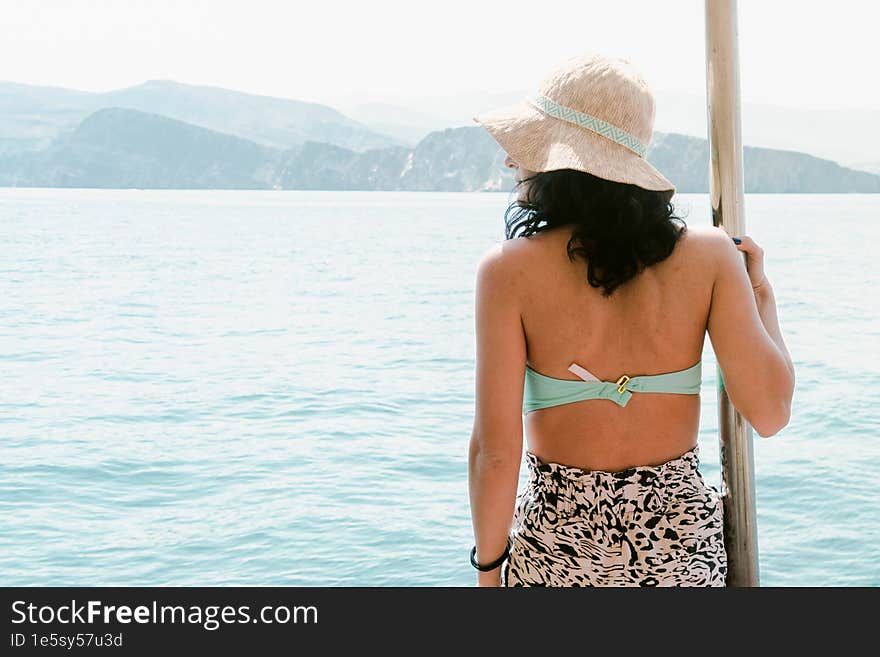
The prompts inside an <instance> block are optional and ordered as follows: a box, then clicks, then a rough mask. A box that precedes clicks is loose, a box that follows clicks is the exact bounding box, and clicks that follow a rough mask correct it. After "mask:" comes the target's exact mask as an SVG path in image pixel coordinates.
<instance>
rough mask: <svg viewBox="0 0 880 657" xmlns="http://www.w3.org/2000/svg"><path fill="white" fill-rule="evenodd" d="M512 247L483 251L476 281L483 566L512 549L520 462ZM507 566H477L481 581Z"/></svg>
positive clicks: (473, 496)
mask: <svg viewBox="0 0 880 657" xmlns="http://www.w3.org/2000/svg"><path fill="white" fill-rule="evenodd" d="M506 244H509V242H504V243H502V244H500V245H498V246H496V247H494V248H493V249H491V250H490V251H489V252H487V253H486V254H485V255H484V256H483V258H482V260H481V261H480V263H479V265H478V267H477V276H476V286H475V287H476V290H475V292H476V298H475V313H474V321H475V329H476V376H475V384H476V385H475V412H474V427H473V431H472V433H471V440H470V449H469V456H468V482H469V489H470V504H471V518H472V520H473V526H474V538H475V542H476V546H477V555H476V560H477V563H480V564H486V563H490V562H492V561H494V560H495V559H497V558H498V557H499V556H501V555H502V554H503V553H504V549H505V548H506V547H507V539H508V537H509V535H510V530H511V523H512V520H513V512H514V505H515V503H516V492H517V484H518V483H519V471H520V464H521V462H522V448H523V422H522V403H523V381H524V377H525V364H526V338H525V332H524V330H523V325H522V319H521V316H520V309H519V301H518V300H519V294H518V292H519V290H518V289H517V278H518V277H517V276H516V269H515V268H514V267H512V266H511V263H510V262H508V261H506V260H505V254H504V250H505V245H506ZM508 259H509V258H508ZM501 568H502V566H498V567H497V568H495V569H493V570H491V571H488V572H481V571H477V573H478V576H477V581H478V584H479V585H480V586H500V585H501Z"/></svg>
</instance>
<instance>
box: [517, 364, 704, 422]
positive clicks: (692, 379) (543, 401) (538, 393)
mask: <svg viewBox="0 0 880 657" xmlns="http://www.w3.org/2000/svg"><path fill="white" fill-rule="evenodd" d="M702 362H703V361H702V359H701V360H698V361H697V362H696V364H695V365H692V366H690V367H689V368H687V369H684V370H678V371H677V372H666V373H664V374H652V375H644V376H632V377H631V376H627V375H626V374H624V375H623V376H621V377H620V378H619V379H617V381H601V380H600V379H599V378H597V377H596V376H594V375H593V374H592V373H590V372H588V371H587V370H585V369H584V368H583V367H581V366H580V365H578V364H577V363H572V364H571V365H570V366H569V368H568V370H569V371H570V372H573V373H574V374H577V375H578V376H579V377H580V378H581V379H583V380H582V381H575V380H573V379H557V378H555V377H552V376H547V375H545V374H541V373H540V372H538V371H536V370H533V369H532V368H531V367H529V365H528V363H527V364H526V378H525V387H524V389H523V413H530V412H531V411H536V410H538V409H539V408H547V407H549V406H559V405H560V404H570V403H572V402H576V401H581V400H584V399H609V400H611V401H613V402H614V403H615V404H618V405H619V406H626V405H627V404H628V403H629V400H630V397H632V393H633V392H671V393H675V394H679V395H695V394H698V393H699V392H700V383H701V382H702Z"/></svg>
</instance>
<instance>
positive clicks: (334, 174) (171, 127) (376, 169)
mask: <svg viewBox="0 0 880 657" xmlns="http://www.w3.org/2000/svg"><path fill="white" fill-rule="evenodd" d="M504 155H505V154H504V151H503V150H502V149H501V148H500V147H499V146H498V144H497V143H496V142H495V141H494V140H493V139H492V138H491V137H490V136H489V135H488V133H487V132H486V131H485V130H484V129H483V128H481V127H480V126H473V127H460V128H447V129H445V130H440V131H436V132H432V133H429V134H428V135H427V136H426V137H424V138H423V139H421V140H420V141H419V142H418V144H416V145H415V146H414V147H412V148H407V147H402V146H389V147H384V148H370V149H366V150H364V151H355V150H353V149H348V148H343V147H340V146H338V145H335V144H330V143H324V142H319V141H316V140H305V141H304V142H302V143H298V144H296V145H294V146H292V147H289V148H275V147H272V146H266V145H264V144H259V143H257V142H255V141H252V140H249V139H245V138H242V137H239V136H235V135H231V134H226V133H223V132H220V131H217V130H211V129H208V128H204V127H201V126H197V125H193V124H190V123H186V122H184V121H179V120H176V119H172V118H169V117H167V116H162V115H159V114H155V113H149V112H141V111H138V110H132V109H127V108H104V109H101V110H98V111H97V112H94V113H92V114H91V115H89V116H87V117H86V118H85V119H84V120H83V121H82V122H81V123H79V124H78V125H77V126H75V127H74V128H73V129H72V130H69V131H65V132H64V133H62V134H61V135H59V136H58V137H56V138H55V139H54V140H53V141H52V142H51V143H50V144H49V146H48V147H46V148H44V149H43V150H41V151H37V152H15V153H6V154H0V186H21V187H36V186H38V187H104V188H108V187H109V188H117V187H121V188H130V187H136V188H144V189H147V188H160V189H314V190H318V189H326V190H408V191H484V190H487V191H492V190H496V191H510V190H512V189H513V178H512V171H511V170H510V169H508V168H506V167H505V166H504ZM647 156H648V159H649V160H650V161H651V162H652V163H653V164H655V165H656V166H657V167H658V168H659V169H660V170H661V171H663V173H664V174H665V175H666V176H667V177H668V178H669V179H670V180H672V181H673V182H674V183H675V184H676V187H677V189H678V191H679V192H682V193H687V192H694V193H705V192H707V191H708V157H709V152H708V145H707V143H706V140H704V139H699V138H697V137H689V136H686V135H679V134H674V133H671V134H665V133H655V135H654V138H653V141H652V144H651V147H650V149H649V151H648V155H647ZM744 165H745V191H746V192H798V193H807V192H868V193H880V176H877V175H874V174H870V173H865V172H862V171H854V170H852V169H846V168H844V167H841V166H839V165H838V164H836V163H835V162H831V161H830V160H823V159H820V158H816V157H813V156H811V155H806V154H803V153H797V152H793V151H780V150H773V149H768V148H750V147H745V148H744Z"/></svg>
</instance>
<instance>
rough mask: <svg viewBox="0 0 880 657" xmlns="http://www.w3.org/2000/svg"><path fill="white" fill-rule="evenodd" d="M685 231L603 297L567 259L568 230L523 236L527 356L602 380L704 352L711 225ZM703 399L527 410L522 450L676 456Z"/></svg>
mask: <svg viewBox="0 0 880 657" xmlns="http://www.w3.org/2000/svg"><path fill="white" fill-rule="evenodd" d="M710 230H711V229H707V228H700V227H698V228H693V227H690V226H689V227H688V230H687V231H686V232H685V233H684V234H683V235H682V237H681V238H680V240H679V241H678V243H677V244H676V246H675V249H674V250H673V252H672V254H671V255H670V256H669V257H668V258H667V259H666V260H664V261H663V262H661V263H658V264H656V265H654V266H652V267H649V268H646V269H645V270H644V271H643V272H642V273H641V274H639V275H638V276H637V277H636V278H634V279H632V280H631V281H628V282H627V283H625V284H624V285H622V286H620V287H619V288H618V289H617V290H615V292H614V294H613V295H612V296H611V297H609V298H603V297H602V294H601V290H600V289H599V288H594V287H592V286H590V285H589V284H588V283H587V282H586V272H587V269H586V263H585V262H584V261H583V260H582V259H580V258H575V260H574V261H571V260H569V259H568V256H567V255H566V251H565V245H566V242H567V241H568V238H569V237H570V235H571V233H570V229H569V228H568V227H561V228H555V229H553V230H549V231H546V232H543V233H539V234H538V235H535V236H532V237H529V238H521V239H518V240H516V241H517V242H519V244H518V245H517V248H516V256H515V257H516V258H518V261H519V265H520V266H518V267H517V268H516V270H517V278H518V279H519V280H520V283H519V289H520V290H521V292H522V297H521V299H520V303H521V305H520V308H521V317H522V322H523V327H524V329H525V334H526V346H527V362H528V364H529V366H530V367H532V368H533V369H535V370H537V371H538V372H540V373H541V374H545V375H547V376H552V377H556V378H560V379H572V380H578V378H577V376H576V375H574V374H572V373H571V372H569V371H568V366H569V365H570V364H571V363H572V362H575V363H577V364H579V365H581V366H583V367H585V368H586V369H587V370H589V371H590V372H591V373H593V374H595V375H596V376H597V377H599V378H600V379H601V380H603V381H616V380H617V379H618V378H619V377H620V376H621V375H622V374H628V375H629V376H637V375H646V374H647V375H649V374H661V373H665V372H673V371H677V370H682V369H685V368H688V367H690V366H691V365H694V364H695V363H696V362H697V361H698V360H699V359H700V357H701V354H702V351H703V342H704V338H705V335H706V328H707V320H708V317H709V310H710V306H711V300H712V286H713V280H714V273H715V266H714V260H713V256H712V251H711V244H710V242H711V238H710V233H709V232H708V231H710ZM699 424H700V396H699V395H680V394H668V393H667V394H665V393H645V392H641V393H638V394H636V395H634V396H633V397H632V399H631V400H630V402H629V403H628V404H627V405H626V406H625V407H621V406H618V405H617V404H614V403H612V402H610V401H608V400H604V399H590V400H585V401H578V402H574V403H570V404H562V405H559V406H552V407H549V408H542V409H539V410H536V411H532V412H530V413H528V414H527V415H526V416H525V432H526V439H527V444H528V449H529V451H531V452H532V453H534V454H535V455H536V456H537V457H538V458H540V459H541V460H542V461H545V462H548V461H549V462H556V463H563V464H565V465H571V466H575V467H580V468H585V469H589V470H610V471H616V470H623V469H626V468H629V467H632V466H635V465H653V464H659V463H663V462H665V461H668V460H670V459H673V458H676V457H677V456H679V455H681V454H683V453H684V452H686V451H688V450H689V449H690V448H692V447H693V446H694V445H695V444H696V442H697V434H698V431H699Z"/></svg>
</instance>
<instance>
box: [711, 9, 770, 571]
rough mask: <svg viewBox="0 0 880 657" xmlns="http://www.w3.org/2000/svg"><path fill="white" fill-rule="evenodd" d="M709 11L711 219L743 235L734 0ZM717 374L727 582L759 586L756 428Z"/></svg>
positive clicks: (732, 231)
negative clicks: (754, 436)
mask: <svg viewBox="0 0 880 657" xmlns="http://www.w3.org/2000/svg"><path fill="white" fill-rule="evenodd" d="M705 14H706V99H707V103H708V119H709V160H710V162H709V194H710V197H711V200H712V223H713V224H714V225H715V226H721V227H723V228H724V229H725V230H726V231H727V234H728V235H743V234H745V232H746V230H745V228H746V223H745V207H744V206H745V203H744V196H745V194H744V185H743V154H742V131H741V125H740V88H739V46H738V43H737V40H738V35H737V8H736V0H705ZM743 257H745V254H743ZM717 380H718V427H719V441H720V445H721V475H722V495H723V498H724V543H725V546H726V548H727V565H728V574H727V585H728V586H759V585H760V583H759V577H758V528H757V521H756V517H755V466H754V455H753V451H752V445H753V443H752V428H751V426H749V424H748V422H746V420H745V418H743V417H742V415H740V414H739V412H738V411H737V410H736V408H734V406H733V404H732V403H731V402H730V398H729V397H728V396H727V391H726V389H725V388H724V380H723V379H722V376H721V369H720V367H719V368H718V369H717Z"/></svg>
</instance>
